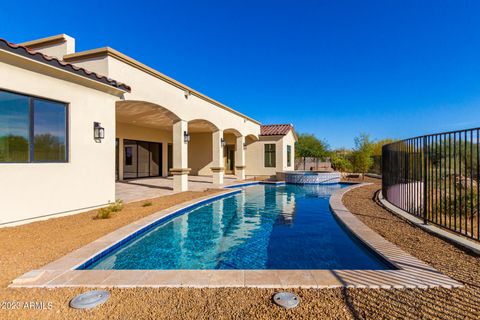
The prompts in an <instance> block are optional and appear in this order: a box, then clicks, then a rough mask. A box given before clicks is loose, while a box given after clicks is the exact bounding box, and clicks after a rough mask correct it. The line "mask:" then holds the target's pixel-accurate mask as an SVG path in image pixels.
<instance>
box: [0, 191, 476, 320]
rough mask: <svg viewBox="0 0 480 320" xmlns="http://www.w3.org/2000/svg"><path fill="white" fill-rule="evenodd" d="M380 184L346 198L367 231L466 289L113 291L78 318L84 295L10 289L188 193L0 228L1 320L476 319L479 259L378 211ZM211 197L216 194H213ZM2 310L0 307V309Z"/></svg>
mask: <svg viewBox="0 0 480 320" xmlns="http://www.w3.org/2000/svg"><path fill="white" fill-rule="evenodd" d="M378 188H379V186H378V184H376V185H374V186H370V187H363V188H358V189H356V190H354V191H351V192H349V193H347V195H346V196H345V199H344V200H345V203H346V205H347V207H348V208H349V209H350V210H351V211H352V212H354V213H355V214H358V216H359V218H360V219H362V220H363V221H364V222H365V223H366V224H368V225H369V226H370V227H371V228H373V229H374V230H376V231H377V232H378V233H380V234H381V235H382V236H384V237H385V238H387V239H388V240H390V241H392V242H394V243H395V244H397V245H398V246H400V247H402V248H403V249H404V250H405V251H408V252H409V253H411V254H412V255H414V256H416V257H418V258H420V259H422V260H424V261H426V262H428V263H430V264H432V265H433V266H435V267H436V268H437V269H439V270H441V271H442V272H444V273H446V274H448V275H449V276H451V277H453V278H455V279H457V280H459V281H461V282H463V283H465V284H466V287H465V288H462V289H455V290H447V289H430V290H412V289H408V290H407V289H406V290H361V289H351V290H342V289H328V290H300V289H298V290H292V291H295V292H297V293H298V294H299V295H300V297H301V299H302V302H301V303H300V305H299V307H298V308H296V309H294V310H289V311H286V310H283V309H281V308H279V307H276V306H274V305H273V304H272V302H271V296H272V294H273V293H274V292H275V291H274V290H273V289H247V288H245V289H243V288H242V289H185V288H184V289H173V288H171V289H141V288H139V289H112V290H110V291H111V294H112V296H111V298H110V299H109V301H108V302H107V303H105V304H104V305H102V306H101V307H98V308H95V309H93V310H90V311H77V310H73V309H70V308H69V307H68V302H69V300H70V299H71V298H72V297H73V296H75V295H76V294H78V293H81V292H84V291H86V289H81V288H77V289H52V290H50V289H10V288H7V285H8V283H9V282H10V281H11V280H12V279H13V278H15V277H17V276H18V275H20V274H22V273H24V272H26V271H28V270H31V269H34V268H38V267H40V266H42V265H44V264H46V263H48V262H50V261H52V260H55V259H57V258H59V257H61V256H63V255H65V254H66V253H68V252H70V251H71V250H73V249H76V248H78V247H81V246H83V245H85V244H87V243H89V242H91V241H93V240H95V239H97V238H99V237H100V236H102V235H104V234H106V233H108V232H110V231H112V230H114V229H116V228H118V227H120V226H123V225H125V224H128V223H130V222H131V221H134V220H136V219H139V218H141V217H143V216H145V215H147V214H149V213H151V212H154V211H157V210H160V209H163V208H166V207H169V206H171V205H173V204H176V203H179V202H181V201H186V200H189V199H193V198H195V197H199V196H202V195H205V193H198V192H196V193H195V192H189V193H183V194H180V195H173V196H166V197H161V198H157V199H155V200H150V201H151V202H152V203H153V206H150V207H141V204H142V203H143V202H145V201H140V202H138V203H133V204H128V205H126V206H125V209H124V210H123V211H121V212H120V213H118V214H115V215H114V217H113V218H112V219H108V220H93V219H92V217H93V216H94V215H95V213H94V212H90V213H82V214H78V215H74V216H69V217H63V218H57V219H50V220H48V221H43V222H35V223H32V224H29V225H25V226H19V227H14V228H6V229H0V243H1V244H2V245H1V246H0V268H1V269H0V271H1V273H0V302H1V301H20V302H21V305H20V306H21V309H20V310H1V309H0V319H31V318H34V319H93V318H95V319H104V318H109V319H217V318H218V319H352V318H362V319H397V318H403V319H435V318H437V319H479V318H480V275H479V271H480V261H479V260H480V259H479V258H476V257H473V256H470V255H468V254H466V253H464V252H462V251H461V250H459V249H456V248H455V247H453V246H451V245H449V244H447V243H445V242H443V241H442V240H439V239H437V238H435V237H432V236H430V235H428V234H426V233H424V232H423V231H421V230H418V229H416V228H414V227H412V226H410V225H409V224H407V223H406V222H403V221H402V220H400V219H398V218H396V217H394V216H392V215H391V214H390V213H389V212H387V211H385V210H383V209H382V208H381V207H380V206H378V205H377V204H376V203H375V202H374V201H372V197H373V194H374V192H375V191H376V190H377V189H378ZM211 192H215V191H210V193H211ZM31 301H34V302H45V303H48V302H51V303H52V304H53V307H52V309H51V310H46V309H44V310H29V309H25V308H23V303H25V302H31ZM2 307H3V306H2Z"/></svg>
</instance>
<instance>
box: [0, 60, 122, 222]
mask: <svg viewBox="0 0 480 320" xmlns="http://www.w3.org/2000/svg"><path fill="white" fill-rule="evenodd" d="M0 61H2V59H0ZM0 89H5V90H11V91H15V92H18V93H22V94H26V95H34V96H38V97H42V98H46V99H53V100H57V101H62V102H65V103H68V104H69V106H68V112H69V124H68V135H69V137H68V139H69V161H68V163H18V164H7V163H0V177H2V178H1V179H0V190H1V192H0V224H4V223H7V222H12V221H18V220H23V219H29V218H33V217H40V216H44V215H51V214H58V213H65V212H72V211H76V210H82V209H86V208H90V207H95V206H100V205H104V204H106V203H108V202H109V201H114V200H115V183H114V179H115V167H114V165H113V164H114V163H115V100H117V99H118V98H117V97H115V96H113V95H110V94H107V93H104V92H101V91H98V90H95V89H90V88H87V87H84V86H82V85H78V84H75V83H72V82H68V81H64V80H60V79H58V78H54V77H51V76H45V75H42V74H39V73H36V72H33V71H29V70H27V69H24V68H21V67H18V66H14V65H11V64H6V63H4V62H0ZM95 121H97V122H100V123H101V124H102V126H103V127H104V128H105V139H104V140H102V142H101V143H96V142H95V141H94V139H93V122H95Z"/></svg>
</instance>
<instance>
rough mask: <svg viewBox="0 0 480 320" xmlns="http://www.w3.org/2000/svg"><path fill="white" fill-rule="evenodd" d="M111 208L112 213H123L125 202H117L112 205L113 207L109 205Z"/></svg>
mask: <svg viewBox="0 0 480 320" xmlns="http://www.w3.org/2000/svg"><path fill="white" fill-rule="evenodd" d="M109 207H110V208H111V210H112V212H119V211H122V209H123V201H122V200H117V201H115V202H114V203H112V204H111V205H109Z"/></svg>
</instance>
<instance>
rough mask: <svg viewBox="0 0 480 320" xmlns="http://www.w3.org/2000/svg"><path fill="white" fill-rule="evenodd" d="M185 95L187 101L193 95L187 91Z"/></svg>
mask: <svg viewBox="0 0 480 320" xmlns="http://www.w3.org/2000/svg"><path fill="white" fill-rule="evenodd" d="M184 94H185V99H188V97H190V95H191V94H192V93H191V92H190V90H185V92H184Z"/></svg>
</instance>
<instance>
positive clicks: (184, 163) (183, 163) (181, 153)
mask: <svg viewBox="0 0 480 320" xmlns="http://www.w3.org/2000/svg"><path fill="white" fill-rule="evenodd" d="M186 133H188V122H187V121H185V120H180V121H178V122H175V123H174V124H173V168H172V169H170V172H171V173H172V175H173V191H176V192H181V191H187V190H188V174H189V172H190V168H188V142H185V141H184V135H185V134H186Z"/></svg>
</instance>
